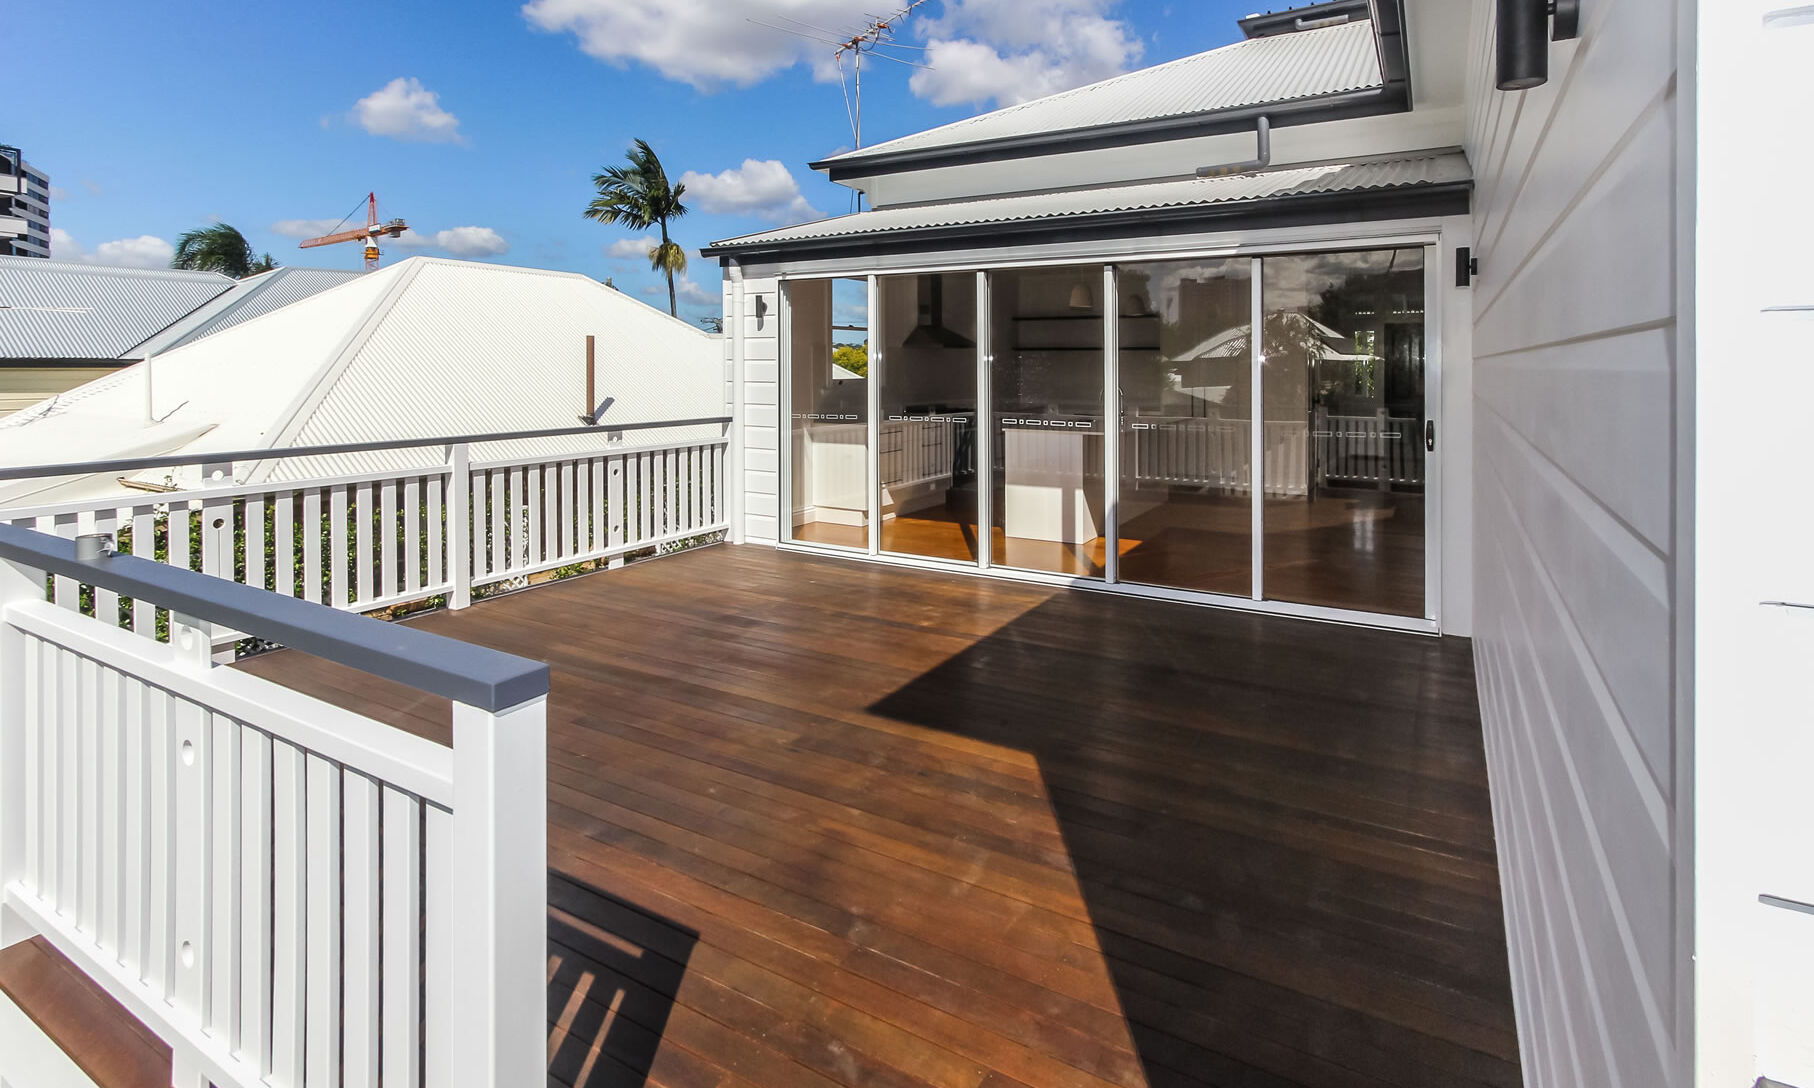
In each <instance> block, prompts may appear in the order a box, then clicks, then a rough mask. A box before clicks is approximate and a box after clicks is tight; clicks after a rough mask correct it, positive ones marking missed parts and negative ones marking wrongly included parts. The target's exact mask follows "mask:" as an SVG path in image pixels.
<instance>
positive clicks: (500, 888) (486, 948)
mask: <svg viewBox="0 0 1814 1088" xmlns="http://www.w3.org/2000/svg"><path fill="white" fill-rule="evenodd" d="M453 732H454V744H453V749H454V812H453V855H454V857H453V896H452V901H451V903H450V904H449V906H451V908H452V912H453V926H452V931H453V932H452V934H451V936H452V947H451V948H442V949H436V950H434V954H441V955H452V956H453V963H452V973H451V983H452V992H453V993H454V994H456V995H458V997H457V998H456V1000H455V1001H454V1011H453V1016H454V1021H453V1062H452V1069H453V1070H454V1088H516V1086H518V1085H525V1084H537V1083H540V1082H541V1081H542V1080H543V1079H545V1077H546V1075H547V1073H546V1069H545V1062H546V1058H547V1044H548V1029H547V1023H546V1017H545V1012H546V1007H547V1001H548V995H547V989H546V986H547V974H546V963H547V954H548V897H547V887H548V838H547V835H548V811H547V809H548V805H547V794H548V777H547V775H548V769H547V750H548V698H547V696H545V695H544V696H537V697H536V698H534V699H531V700H529V701H527V702H524V703H519V704H518V705H516V706H514V707H510V708H509V709H507V710H502V711H498V712H496V713H490V712H487V711H484V710H480V709H478V708H476V707H471V706H465V705H462V704H459V703H455V704H454V710H453Z"/></svg>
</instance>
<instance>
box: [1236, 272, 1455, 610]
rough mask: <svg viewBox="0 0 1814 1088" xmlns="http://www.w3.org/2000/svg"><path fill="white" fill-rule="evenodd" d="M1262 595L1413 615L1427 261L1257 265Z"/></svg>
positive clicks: (1420, 514) (1420, 565) (1419, 569)
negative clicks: (1261, 358) (1261, 346)
mask: <svg viewBox="0 0 1814 1088" xmlns="http://www.w3.org/2000/svg"><path fill="white" fill-rule="evenodd" d="M1264 267H1265V275H1264V283H1263V284H1262V287H1261V297H1262V302H1263V308H1264V311H1265V315H1266V317H1265V320H1266V325H1265V328H1266V332H1265V337H1264V340H1265V364H1264V379H1263V381H1262V387H1263V390H1264V396H1263V398H1262V400H1263V402H1264V412H1265V418H1266V440H1265V462H1264V479H1265V506H1264V518H1263V521H1264V525H1265V530H1264V532H1265V538H1264V541H1263V542H1262V548H1261V553H1262V554H1263V555H1264V556H1265V577H1264V580H1263V585H1264V591H1265V597H1266V599H1268V600H1275V601H1290V602H1293V603H1295V604H1308V605H1318V606H1321V607H1324V608H1339V609H1347V610H1352V611H1357V612H1373V613H1380V614H1385V615H1395V616H1422V615H1423V614H1424V548H1425V543H1424V535H1425V534H1424V472H1425V463H1424V462H1425V449H1424V441H1425V435H1424V428H1425V424H1426V422H1427V420H1428V418H1429V417H1428V415H1427V413H1426V411H1425V404H1424V363H1425V360H1424V341H1425V333H1424V317H1425V315H1424V253H1423V250H1422V249H1382V250H1370V251H1368V252H1364V253H1319V254H1309V255H1303V256H1288V257H1268V258H1266V260H1265V262H1264Z"/></svg>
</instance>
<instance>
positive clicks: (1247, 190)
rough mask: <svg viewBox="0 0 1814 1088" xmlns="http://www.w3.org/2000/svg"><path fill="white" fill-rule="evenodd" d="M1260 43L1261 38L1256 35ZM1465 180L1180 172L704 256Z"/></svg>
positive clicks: (856, 225)
mask: <svg viewBox="0 0 1814 1088" xmlns="http://www.w3.org/2000/svg"><path fill="white" fill-rule="evenodd" d="M1258 40H1262V41H1264V40H1267V39H1258ZM1471 185H1472V174H1471V172H1470V170H1469V167H1468V161H1467V157H1466V155H1464V154H1463V153H1461V152H1459V151H1445V152H1435V153H1429V154H1423V155H1417V156H1411V157H1406V158H1395V159H1386V160H1375V161H1365V162H1346V163H1326V164H1320V165H1313V166H1290V167H1280V168H1275V169H1270V170H1265V171H1261V172H1258V173H1253V174H1241V175H1237V176H1233V177H1220V178H1194V177H1193V178H1183V179H1173V180H1166V181H1153V182H1141V183H1139V184H1133V185H1113V186H1105V187H1101V188H1093V189H1082V190H1076V189H1073V190H1063V191H1057V192H1048V193H1029V194H1023V195H1016V196H1005V197H986V198H981V199H973V200H957V201H949V202H945V203H937V204H917V205H903V206H899V207H891V208H880V209H876V210H874V211H867V212H858V213H856V214H855V215H845V216H838V217H836V218H832V219H822V220H819V221H818V222H816V223H804V224H801V225H798V226H792V227H783V228H781V229H779V230H770V231H764V232H761V233H758V234H749V235H744V236H742V237H740V238H732V239H728V240H726V241H722V242H717V243H714V244H713V245H711V246H710V247H708V248H707V249H706V250H705V251H704V252H705V253H706V255H707V256H723V255H740V254H745V253H750V252H764V251H796V250H805V249H810V248H815V247H816V248H826V247H830V246H833V245H843V244H849V243H853V242H861V241H873V242H875V243H877V244H896V243H902V242H905V241H908V240H926V239H945V240H948V241H951V242H953V243H954V244H962V242H963V241H964V240H966V239H969V240H972V241H974V240H976V239H979V238H981V237H983V236H985V235H988V234H991V233H997V234H999V233H1007V232H1009V231H1011V230H1019V231H1025V230H1027V229H1030V228H1040V227H1042V226H1051V225H1053V224H1058V223H1062V224H1063V226H1064V227H1065V228H1067V229H1074V228H1079V227H1084V226H1087V225H1089V224H1092V223H1095V224H1105V223H1113V222H1117V221H1120V220H1124V219H1126V217H1127V216H1129V215H1137V216H1139V217H1140V218H1139V220H1138V221H1137V224H1136V225H1138V224H1148V225H1150V224H1153V223H1156V222H1157V221H1158V218H1159V217H1160V216H1161V215H1162V213H1165V212H1167V211H1182V212H1189V213H1193V214H1195V213H1200V212H1202V211H1205V210H1209V209H1215V208H1218V207H1222V206H1226V207H1227V208H1228V209H1229V210H1239V211H1242V212H1247V211H1251V210H1252V209H1254V208H1255V207H1256V206H1258V205H1268V206H1284V205H1287V204H1288V203H1290V202H1293V201H1302V200H1307V199H1311V198H1319V197H1329V196H1334V195H1339V194H1354V193H1385V192H1392V191H1401V190H1402V191H1406V192H1418V191H1423V192H1450V191H1465V190H1466V189H1467V188H1469V187H1470V186H1471Z"/></svg>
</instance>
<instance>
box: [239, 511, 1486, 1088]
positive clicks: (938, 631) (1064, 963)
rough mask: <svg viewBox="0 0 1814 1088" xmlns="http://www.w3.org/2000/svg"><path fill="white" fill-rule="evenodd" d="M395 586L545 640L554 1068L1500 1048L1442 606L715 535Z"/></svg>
mask: <svg viewBox="0 0 1814 1088" xmlns="http://www.w3.org/2000/svg"><path fill="white" fill-rule="evenodd" d="M418 622H419V623H420V625H421V626H423V627H425V628H427V629H430V630H433V631H438V632H440V633H443V634H447V635H452V636H454V637H457V638H461V639H466V640H469V641H473V642H478V643H484V644H487V645H491V646H496V647H499V648H502V649H507V650H510V651H513V652H516V653H519V654H524V655H527V656H531V657H538V658H544V659H546V660H548V661H549V662H550V663H551V664H552V665H553V667H554V682H553V694H552V698H551V703H550V708H549V727H550V737H549V750H550V766H549V779H550V781H549V851H550V860H551V872H550V874H549V896H550V938H551V939H550V946H549V960H548V975H549V997H548V1020H549V1024H550V1036H549V1055H550V1059H549V1071H550V1081H551V1083H559V1084H572V1085H581V1086H587V1088H591V1086H597V1085H641V1084H645V1083H646V1084H650V1085H667V1086H674V1088H683V1086H684V1088H695V1086H711V1085H722V1086H727V1088H729V1086H769V1088H831V1086H834V1085H849V1086H856V1085H864V1086H869V1085H875V1086H889V1088H908V1086H929V1085H930V1086H966V1088H1015V1086H1026V1088H1046V1086H1070V1088H1105V1086H1110V1085H1117V1086H1125V1088H1134V1086H1138V1085H1154V1086H1158V1085H1227V1086H1237V1085H1238V1086H1243V1088H1247V1086H1252V1088H1287V1086H1292V1085H1302V1086H1319V1088H1320V1086H1343V1088H1369V1086H1372V1088H1378V1086H1385V1085H1431V1086H1435V1085H1441V1086H1443V1088H1466V1086H1472V1085H1495V1086H1503V1088H1513V1086H1515V1085H1517V1084H1518V1083H1519V1076H1518V1067H1517V1047H1516V1042H1515V1039H1514V1034H1513V1024H1512V1014H1511V1001H1510V994H1509V988H1508V982H1507V965H1506V950H1505V943H1504V931H1503V926H1502V921H1501V914H1500V901H1499V890H1498V883H1497V877H1496V872H1495V867H1494V860H1493V840H1492V830H1491V824H1490V820H1489V813H1488V804H1487V791H1486V778H1485V769H1484V761H1483V757H1482V751H1481V738H1480V729H1479V724H1478V721H1477V717H1476V708H1475V701H1474V700H1475V695H1474V685H1473V680H1472V663H1471V660H1470V653H1469V649H1468V646H1467V644H1466V643H1465V642H1456V641H1453V640H1447V641H1438V640H1434V639H1428V638H1421V637H1416V636H1410V635H1394V634H1385V633H1377V632H1368V631H1361V630H1355V629H1350V628H1342V627H1334V626H1325V625H1317V624H1312V623H1306V622H1300V621H1292V620H1283V619H1274V618H1266V617H1258V616H1250V615H1244V614H1240V613H1230V612H1222V611H1215V610H1209V609H1202V608H1193V607H1189V606H1183V605H1171V604H1165V603H1160V602H1152V601H1142V600H1135V599H1129V598H1120V597H1113V596H1109V595H1105V594H1097V593H1086V592H1077V591H1064V590H1050V589H1044V588H1039V587H1031V586H1023V585H1016V584H1007V583H1001V582H994V581H987V580H982V579H976V578H967V577H963V576H957V575H943V574H929V573H921V572H917V571H905V570H898V569H891V568H885V567H881V566H875V565H870V564H864V563H860V562H854V561H847V560H836V559H821V558H816V557H807V556H801V555H794V554H786V553H778V552H776V551H773V550H771V549H765V548H758V547H730V546H724V547H717V548H712V549H707V550H704V551H699V552H692V553H688V554H685V555H680V556H675V557H671V558H666V559H660V560H656V561H653V562H648V563H643V564H640V565H637V566H634V567H631V568H629V569H626V570H622V571H616V572H611V573H608V574H602V575H595V576H589V577H585V578H579V579H574V580H571V581H567V582H563V583H559V584H556V585H550V586H543V587H539V588H537V589H534V590H532V591H529V592H524V593H519V594H515V595H512V596H508V597H504V598H500V599H496V600H493V601H488V602H483V603H480V604H478V605H476V606H474V607H473V608H471V609H470V610H467V611H464V612H461V613H442V614H437V615H433V616H429V617H426V618H424V619H422V620H420V621H418ZM245 667H247V668H248V669H249V670H250V671H253V672H257V673H259V674H262V675H264V676H267V677H272V678H275V679H277V680H279V681H281V682H283V683H285V684H288V685H290V686H293V687H296V688H299V689H302V690H306V691H310V692H313V693H316V694H319V695H321V696H323V697H325V698H328V699H330V700H332V701H335V702H338V703H341V704H342V705H346V706H350V707H354V708H356V709H359V710H361V711H363V712H366V713H369V714H372V715H374V716H377V717H380V718H383V719H384V720H387V721H391V722H393V723H396V724H398V725H401V726H404V727H406V728H410V729H413V730H416V731H419V732H422V733H424V734H426V735H429V736H434V737H438V738H442V739H445V737H446V735H447V724H446V723H447V717H448V710H447V707H446V706H445V705H444V704H437V703H436V702H435V701H434V700H430V699H426V698H422V697H420V696H417V695H415V694H413V693H411V692H409V691H406V690H404V689H401V688H398V687H395V686H393V685H390V684H387V683H383V682H378V681H374V680H371V679H369V678H366V677H364V676H362V675H360V674H356V673H353V672H351V671H349V670H346V669H344V668H340V667H337V666H331V665H328V664H326V663H324V662H321V661H319V660H316V659H312V658H308V657H304V656H301V655H298V654H296V653H294V652H289V651H286V652H282V653H277V654H272V655H267V656H265V657H262V658H258V659H255V660H254V661H251V662H248V663H247V664H246V666H245ZM534 891H535V890H533V889H525V893H526V894H529V893H533V892H534Z"/></svg>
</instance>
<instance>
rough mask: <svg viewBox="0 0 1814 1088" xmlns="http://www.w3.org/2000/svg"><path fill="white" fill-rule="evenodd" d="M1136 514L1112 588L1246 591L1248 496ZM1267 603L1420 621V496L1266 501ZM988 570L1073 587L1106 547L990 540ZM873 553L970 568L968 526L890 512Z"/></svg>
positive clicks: (972, 547)
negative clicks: (1045, 576) (1063, 580)
mask: <svg viewBox="0 0 1814 1088" xmlns="http://www.w3.org/2000/svg"><path fill="white" fill-rule="evenodd" d="M1139 498H1140V500H1141V501H1140V502H1139V504H1138V509H1139V510H1140V512H1139V513H1138V514H1136V515H1134V516H1132V517H1129V518H1128V519H1127V520H1126V521H1125V522H1124V523H1123V524H1122V527H1121V539H1120V541H1119V542H1118V543H1119V550H1120V553H1121V572H1120V573H1121V580H1122V581H1124V582H1136V583H1140V584H1142V585H1150V586H1164V587H1167V588H1171V589H1186V590H1194V591H1197V592H1200V593H1221V594H1226V595H1232V596H1236V597H1243V598H1245V597H1248V596H1249V595H1250V594H1251V593H1252V592H1253V507H1252V504H1251V503H1250V502H1249V500H1248V498H1247V496H1245V495H1236V494H1226V493H1220V492H1214V491H1204V490H1202V489H1188V488H1172V489H1164V488H1158V489H1153V490H1151V491H1146V492H1142V493H1140V495H1139ZM1263 524H1264V526H1265V528H1264V532H1265V534H1266V549H1265V552H1266V559H1265V562H1266V579H1265V585H1266V597H1267V598H1268V599H1269V600H1275V601H1290V602H1293V603H1296V604H1310V605H1319V606H1322V607H1324V608H1342V609H1348V610H1351V611H1356V612H1375V613H1381V614H1384V615H1392V616H1422V615H1423V614H1424V579H1425V566H1424V500H1423V496H1422V495H1419V494H1399V493H1388V492H1378V491H1359V490H1356V491H1326V492H1324V493H1322V494H1319V495H1318V497H1317V499H1316V500H1315V501H1314V502H1312V501H1308V500H1306V499H1305V498H1303V497H1301V496H1299V497H1295V498H1279V499H1268V500H1267V501H1266V503H1265V505H1264V507H1263ZM989 536H990V547H991V549H992V551H991V558H990V562H991V563H994V564H995V565H996V566H1000V567H1012V568H1015V569H1018V570H1035V571H1045V572H1048V573H1052V574H1065V575H1070V576H1072V577H1078V578H1100V577H1102V576H1103V561H1104V558H1105V556H1106V555H1107V552H1108V541H1106V540H1105V539H1103V538H1101V537H1096V538H1094V539H1092V540H1088V541H1082V542H1079V543H1074V544H1066V543H1061V542H1058V541H1050V540H1030V539H1027V538H1025V537H1013V536H1007V535H1006V534H1005V533H1004V532H1003V531H1002V528H1001V526H999V525H997V526H995V527H994V528H993V529H992V530H991V532H990V534H989ZM794 538H795V539H796V540H798V541H800V542H802V543H809V544H829V545H833V546H836V547H841V548H857V549H864V550H867V549H868V547H869V530H868V528H867V527H865V526H861V525H840V524H836V523H833V522H823V521H821V522H809V523H806V524H804V525H800V526H798V527H796V528H795V530H794ZM881 548H882V551H884V552H887V553H892V554H897V555H910V556H917V557H919V558H923V559H943V560H949V561H953V562H958V563H974V562H976V557H977V554H978V553H977V549H978V533H977V526H976V523H975V522H974V520H971V519H968V518H960V517H958V516H957V515H956V514H954V513H953V512H952V511H951V510H949V509H948V508H946V507H945V506H944V505H943V504H937V505H932V506H927V507H923V508H920V509H916V510H911V511H904V512H902V513H899V514H891V515H889V516H888V517H886V518H884V519H883V521H882V541H881Z"/></svg>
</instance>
